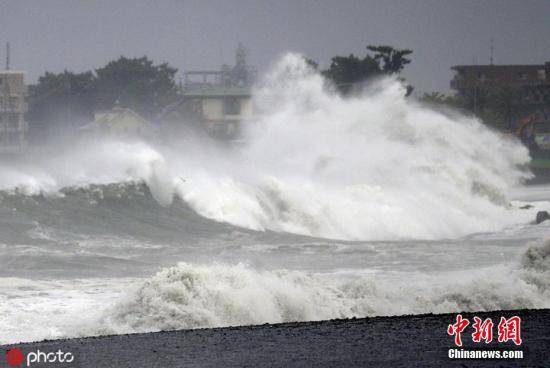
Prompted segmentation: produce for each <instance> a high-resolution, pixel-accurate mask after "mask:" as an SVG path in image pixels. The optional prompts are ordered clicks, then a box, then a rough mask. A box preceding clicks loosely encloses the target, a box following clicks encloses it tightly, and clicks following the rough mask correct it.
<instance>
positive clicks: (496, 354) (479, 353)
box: [447, 314, 523, 359]
mask: <svg viewBox="0 0 550 368" xmlns="http://www.w3.org/2000/svg"><path fill="white" fill-rule="evenodd" d="M468 326H470V320H468V319H467V318H463V317H462V315H461V314H458V315H457V316H456V320H455V322H454V323H452V324H450V325H449V326H448V327H447V334H448V335H449V336H452V337H453V341H454V344H455V346H456V347H455V348H451V349H449V358H450V359H522V358H523V350H517V349H505V350H502V349H501V348H502V346H503V345H502V344H511V343H513V344H514V345H515V346H521V344H522V343H523V340H522V337H521V318H520V317H518V316H513V317H510V318H505V317H500V321H499V323H498V326H497V328H496V330H497V336H493V331H494V326H495V324H494V323H493V320H492V319H491V318H486V319H481V318H479V317H477V316H475V317H474V318H473V324H471V329H473V332H472V334H471V337H472V338H471V340H472V343H474V344H482V345H481V346H482V347H483V348H481V349H479V348H473V349H463V348H462V345H463V343H462V334H463V333H465V332H466V328H467V327H468ZM493 339H495V340H496V341H495V343H496V342H497V341H498V344H499V345H497V346H498V348H499V349H486V348H485V347H489V346H491V345H489V344H491V343H492V342H493ZM514 345H512V346H514Z"/></svg>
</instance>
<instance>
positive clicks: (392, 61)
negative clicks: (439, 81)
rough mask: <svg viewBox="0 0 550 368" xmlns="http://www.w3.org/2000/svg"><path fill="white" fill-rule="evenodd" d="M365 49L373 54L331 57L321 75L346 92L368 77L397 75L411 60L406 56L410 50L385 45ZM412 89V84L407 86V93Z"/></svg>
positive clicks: (343, 92) (370, 46)
mask: <svg viewBox="0 0 550 368" xmlns="http://www.w3.org/2000/svg"><path fill="white" fill-rule="evenodd" d="M367 50H369V51H372V52H373V53H374V54H373V55H369V54H367V55H366V56H365V57H363V58H359V57H357V56H355V55H353V54H351V55H349V56H347V57H346V56H335V57H333V58H332V60H331V63H330V66H329V68H328V69H327V70H324V71H323V75H324V76H325V77H326V78H327V79H329V80H331V81H332V82H333V83H334V85H335V86H336V87H337V88H338V90H339V91H340V92H341V93H342V94H347V93H349V92H350V91H352V90H353V88H354V86H355V85H357V84H358V83H361V82H364V81H366V80H367V79H369V78H372V77H376V76H380V75H397V74H399V73H400V72H401V71H402V70H403V68H404V67H405V66H406V65H407V64H409V63H410V62H411V60H410V59H409V58H408V56H409V55H410V54H412V50H408V49H404V50H398V49H394V48H393V47H391V46H385V45H382V46H372V45H369V46H367ZM400 79H401V80H403V79H402V78H400ZM412 90H413V88H412V86H410V85H409V86H407V94H410V93H411V92H412Z"/></svg>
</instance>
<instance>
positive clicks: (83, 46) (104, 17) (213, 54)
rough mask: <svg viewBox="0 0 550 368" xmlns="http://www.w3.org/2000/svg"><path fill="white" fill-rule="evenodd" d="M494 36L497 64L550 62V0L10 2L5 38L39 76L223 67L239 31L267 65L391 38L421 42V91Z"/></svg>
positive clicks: (1, 8)
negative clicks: (150, 63)
mask: <svg viewBox="0 0 550 368" xmlns="http://www.w3.org/2000/svg"><path fill="white" fill-rule="evenodd" d="M491 38H494V40H495V41H494V45H495V51H494V60H495V63H497V64H504V63H526V64H528V63H543V62H544V61H550V0H509V1H507V0H480V1H472V0H452V1H451V0H448V1H446V0H399V1H398V0H379V1H368V0H362V1H360V0H357V1H356V0H272V1H260V0H256V1H253V0H240V1H237V0H0V42H1V43H2V44H5V42H6V41H10V42H11V45H12V68H13V69H22V70H26V71H27V73H28V74H27V79H28V81H29V82H34V81H35V80H36V79H37V77H38V76H39V75H41V74H42V73H44V71H46V70H48V71H53V72H60V71H62V70H63V69H68V70H72V71H76V72H79V71H84V70H89V69H93V68H97V67H100V66H103V65H104V64H105V63H106V62H107V61H110V60H113V59H115V58H117V57H118V56H120V55H125V56H142V55H147V56H149V57H150V58H152V59H154V60H155V61H157V62H161V61H166V62H168V63H170V64H172V65H173V66H175V67H177V68H178V69H179V70H192V69H218V68H219V67H220V65H221V64H222V63H224V62H225V63H229V62H232V61H233V57H234V49H235V47H236V45H237V43H238V42H239V41H240V42H242V43H243V44H244V45H245V46H246V48H247V49H248V50H249V63H250V64H254V65H256V66H257V67H258V68H259V70H260V71H262V70H265V69H266V68H267V67H268V66H269V65H270V63H272V62H273V61H275V60H276V59H277V58H278V57H279V56H280V55H281V54H283V53H284V52H286V51H297V52H300V53H303V54H305V55H307V56H308V57H310V58H312V59H314V60H316V61H318V62H319V63H320V64H321V66H327V65H328V63H329V60H330V58H331V57H332V56H334V55H348V54H350V53H354V54H356V55H361V56H363V55H364V54H365V52H366V50H365V47H366V45H368V44H374V45H377V44H389V45H392V46H395V47H398V48H410V49H413V50H414V53H413V55H412V58H413V62H412V64H410V65H409V66H408V67H407V71H406V73H405V75H406V77H407V78H408V80H409V81H410V82H412V84H413V85H415V86H416V89H417V90H420V91H433V90H440V91H448V89H449V87H448V86H449V79H450V78H451V76H452V73H451V71H450V70H449V68H450V67H451V66H452V65H455V64H471V63H473V62H476V63H479V64H481V63H487V62H488V61H489V53H490V52H489V44H490V39H491ZM4 54H5V52H4V47H2V48H0V55H1V56H2V58H1V61H2V64H4V61H3V60H4ZM2 67H3V65H2Z"/></svg>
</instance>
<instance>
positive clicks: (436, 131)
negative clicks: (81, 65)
mask: <svg viewBox="0 0 550 368" xmlns="http://www.w3.org/2000/svg"><path fill="white" fill-rule="evenodd" d="M255 104H256V106H257V107H258V111H259V112H260V113H259V114H258V117H257V119H256V121H254V122H253V123H250V124H249V125H248V126H247V127H246V130H245V134H244V137H243V139H242V141H240V142H238V143H235V144H222V143H220V142H216V141H213V140H210V139H208V138H205V137H199V136H197V135H195V134H193V133H191V132H189V134H187V135H184V136H182V137H180V138H179V139H176V140H175V141H174V143H172V144H170V145H169V146H167V145H160V144H154V143H145V142H138V141H118V140H102V141H88V142H83V141H81V142H80V141H79V142H77V143H76V144H74V142H73V143H66V144H64V145H62V146H60V147H59V148H58V149H57V150H56V151H55V152H50V153H48V154H41V155H35V156H29V157H26V158H22V159H18V160H17V161H13V159H11V160H8V159H6V158H4V159H2V160H0V343H12V342H18V341H35V340H41V339H45V338H61V337H73V336H90V335H101V334H112V333H128V332H145V331H158V330H167V329H179V328H197V327H213V326H230V325H248V324H259V323H266V322H270V323H274V322H284V321H307V320H319V319H329V318H345V317H354V316H355V317H362V316H374V315H399V314H410V313H427V312H455V311H464V310H496V309H503V308H506V309H509V308H549V307H550V243H549V242H548V241H547V238H548V234H549V231H550V222H546V223H542V224H539V225H535V224H534V223H533V222H534V218H535V214H536V212H537V211H539V210H550V201H549V198H550V186H525V185H523V184H522V182H523V181H524V180H526V179H527V178H529V176H530V173H529V172H528V171H526V170H525V167H526V164H527V163H528V161H529V156H528V152H527V150H526V149H525V148H524V147H522V146H521V145H520V144H519V143H518V142H516V141H514V140H512V139H510V138H506V137H503V136H501V135H499V134H498V133H495V132H492V131H490V130H488V129H486V128H484V127H483V125H482V124H480V123H479V122H478V121H477V120H475V119H473V118H471V117H466V116H462V115H460V114H459V113H457V112H452V111H444V112H441V111H439V112H436V111H433V110H430V109H428V108H426V107H423V106H421V105H419V104H417V103H415V102H414V101H413V100H411V99H407V98H405V97H404V89H403V87H402V85H401V84H400V83H399V82H398V81H396V80H391V79H386V80H380V81H376V82H373V83H371V84H370V85H369V86H368V87H366V89H365V91H364V92H363V93H361V94H358V95H357V96H354V97H351V98H346V99H344V98H341V97H339V96H337V95H336V94H335V93H333V92H332V90H331V87H330V86H329V85H327V83H326V82H325V81H324V80H323V78H322V77H321V76H319V75H318V74H317V73H315V72H314V71H312V70H310V69H308V67H307V66H306V64H305V63H304V62H303V60H302V59H301V58H300V57H299V56H297V55H292V54H290V55H286V56H285V57H284V58H283V59H282V60H281V61H279V62H278V63H276V64H275V65H274V66H273V68H272V70H271V72H270V73H268V74H267V75H266V76H265V78H263V80H262V81H261V83H259V84H258V86H257V88H256V91H255Z"/></svg>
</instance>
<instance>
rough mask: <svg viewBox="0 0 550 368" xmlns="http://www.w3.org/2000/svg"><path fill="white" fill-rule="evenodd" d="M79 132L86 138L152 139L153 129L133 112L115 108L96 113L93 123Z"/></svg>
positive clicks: (118, 107)
mask: <svg viewBox="0 0 550 368" xmlns="http://www.w3.org/2000/svg"><path fill="white" fill-rule="evenodd" d="M80 131H81V132H82V133H83V134H84V135H85V136H86V137H116V138H141V139H151V138H153V137H154V133H155V132H154V128H153V126H152V125H151V123H150V122H148V121H147V120H145V119H144V118H143V117H141V116H140V115H139V114H138V113H136V112H135V111H133V110H131V109H128V108H122V107H120V106H115V107H114V108H113V109H112V110H109V111H103V112H96V113H95V114H94V121H92V122H91V123H89V124H86V125H84V126H83V127H81V128H80Z"/></svg>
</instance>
